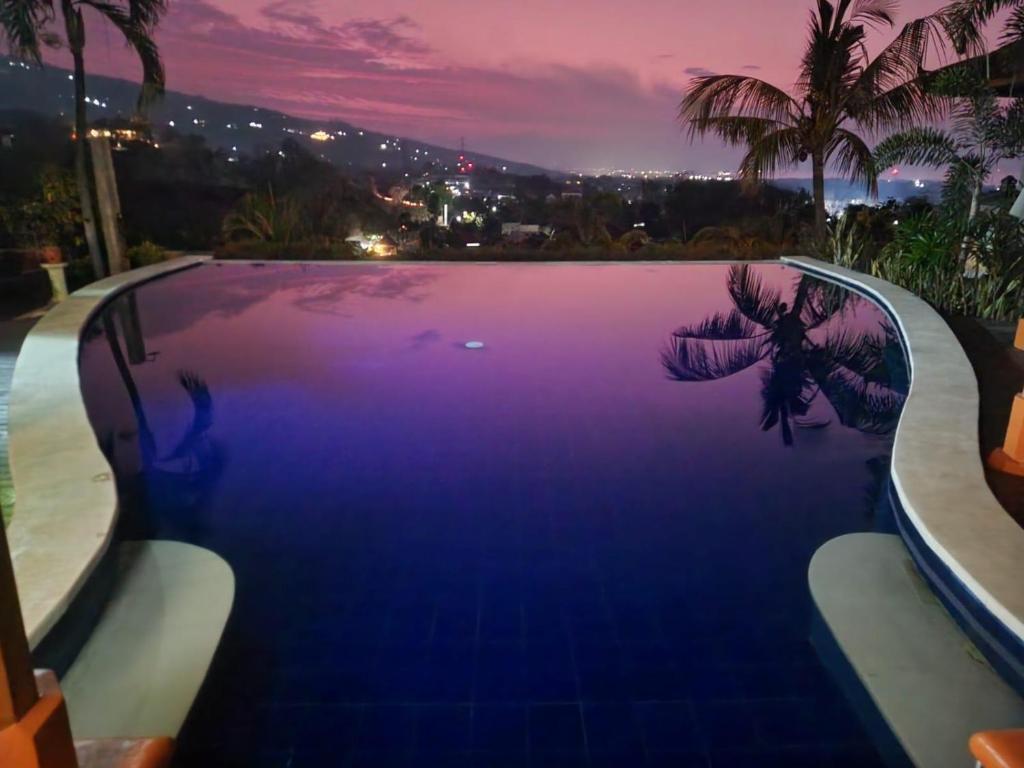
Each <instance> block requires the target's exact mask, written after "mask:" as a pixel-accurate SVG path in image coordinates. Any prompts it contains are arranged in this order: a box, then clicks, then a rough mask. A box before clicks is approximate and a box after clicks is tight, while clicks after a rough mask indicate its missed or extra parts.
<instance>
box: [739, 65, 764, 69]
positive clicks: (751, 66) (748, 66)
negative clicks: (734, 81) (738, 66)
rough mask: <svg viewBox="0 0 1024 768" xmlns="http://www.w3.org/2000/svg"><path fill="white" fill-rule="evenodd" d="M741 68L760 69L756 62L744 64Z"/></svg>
mask: <svg viewBox="0 0 1024 768" xmlns="http://www.w3.org/2000/svg"><path fill="white" fill-rule="evenodd" d="M743 69H761V67H760V65H758V64H744V65H743Z"/></svg>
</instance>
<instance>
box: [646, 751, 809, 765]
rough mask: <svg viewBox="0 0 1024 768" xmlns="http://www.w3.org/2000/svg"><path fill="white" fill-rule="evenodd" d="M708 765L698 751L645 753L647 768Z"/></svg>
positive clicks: (709, 762)
mask: <svg viewBox="0 0 1024 768" xmlns="http://www.w3.org/2000/svg"><path fill="white" fill-rule="evenodd" d="M710 766H711V758H710V757H709V756H708V755H707V754H706V753H704V752H700V751H682V752H650V753H648V755H647V768H710ZM746 768H761V766H760V764H758V763H750V764H749V765H748V766H747V767H746ZM822 768H824V766H822Z"/></svg>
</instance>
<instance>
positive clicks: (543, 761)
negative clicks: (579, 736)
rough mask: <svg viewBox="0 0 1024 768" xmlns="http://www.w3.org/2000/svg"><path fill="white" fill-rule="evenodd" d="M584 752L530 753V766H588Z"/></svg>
mask: <svg viewBox="0 0 1024 768" xmlns="http://www.w3.org/2000/svg"><path fill="white" fill-rule="evenodd" d="M590 764H591V763H590V761H589V760H588V759H587V755H586V753H585V752H582V751H577V752H536V753H532V754H531V755H530V768H588V767H589V766H590Z"/></svg>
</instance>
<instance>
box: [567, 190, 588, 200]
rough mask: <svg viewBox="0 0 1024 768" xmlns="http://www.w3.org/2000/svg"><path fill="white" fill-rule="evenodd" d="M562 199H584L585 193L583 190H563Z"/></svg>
mask: <svg viewBox="0 0 1024 768" xmlns="http://www.w3.org/2000/svg"><path fill="white" fill-rule="evenodd" d="M562 199H563V200H582V199H583V193H582V192H563V193H562Z"/></svg>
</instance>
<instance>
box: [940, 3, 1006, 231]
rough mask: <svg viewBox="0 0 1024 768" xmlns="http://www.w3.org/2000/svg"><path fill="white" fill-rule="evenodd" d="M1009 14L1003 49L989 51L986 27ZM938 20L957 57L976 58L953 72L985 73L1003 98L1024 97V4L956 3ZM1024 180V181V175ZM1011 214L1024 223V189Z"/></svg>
mask: <svg viewBox="0 0 1024 768" xmlns="http://www.w3.org/2000/svg"><path fill="white" fill-rule="evenodd" d="M1006 10H1008V11H1009V12H1010V14H1009V17H1008V18H1007V20H1006V23H1005V25H1004V27H1003V31H1002V35H1001V36H1000V42H1001V45H1000V47H999V48H997V49H996V50H995V51H989V50H987V46H986V40H985V34H984V29H985V26H986V25H987V24H988V23H989V22H990V21H992V20H993V18H995V16H996V15H997V14H998V13H999V12H1000V11H1006ZM938 16H939V19H940V20H941V23H942V25H943V27H944V28H945V31H946V34H947V35H948V37H949V39H950V40H951V41H952V43H953V47H954V48H955V49H956V51H957V53H960V54H962V55H963V54H971V55H972V58H971V59H968V61H966V62H961V63H958V64H954V65H952V67H950V68H952V69H958V68H963V67H973V68H976V69H982V71H984V73H985V77H986V78H987V80H988V84H989V87H990V88H991V89H992V90H993V91H994V92H995V93H996V94H997V95H999V96H1001V97H1004V98H1012V97H1019V96H1020V95H1021V94H1022V93H1024V0H955V2H954V3H952V4H951V5H949V6H947V7H946V8H944V9H942V11H940V12H939V14H938ZM950 68H947V69H950ZM942 72H943V70H940V71H939V73H930V74H932V75H934V74H941V73H942ZM1021 178H1022V179H1024V174H1022V175H1021ZM1010 213H1011V215H1013V216H1016V217H1017V218H1018V219H1024V185H1022V188H1021V192H1020V195H1019V196H1018V197H1017V202H1016V203H1014V205H1013V207H1012V208H1011V209H1010Z"/></svg>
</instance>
